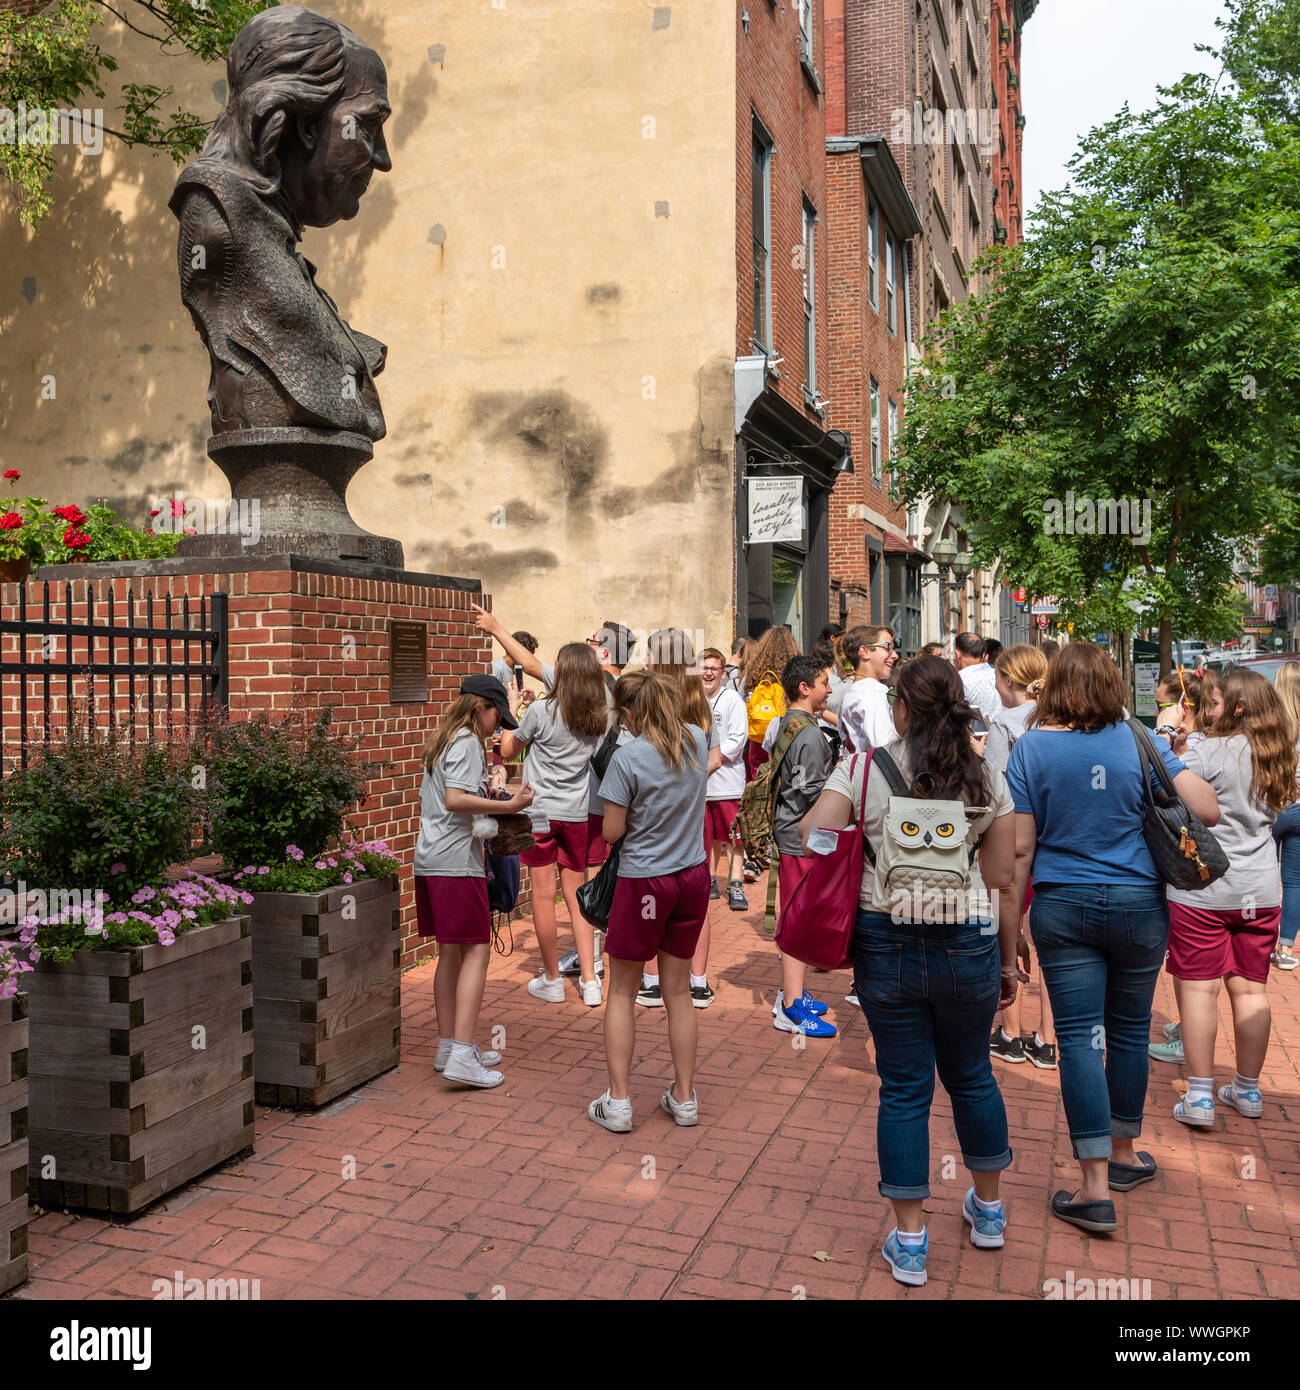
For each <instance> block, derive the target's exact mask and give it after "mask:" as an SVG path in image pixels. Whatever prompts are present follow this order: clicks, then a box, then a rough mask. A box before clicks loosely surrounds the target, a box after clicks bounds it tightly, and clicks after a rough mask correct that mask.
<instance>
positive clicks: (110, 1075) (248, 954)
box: [23, 916, 253, 1213]
mask: <svg viewBox="0 0 1300 1390" xmlns="http://www.w3.org/2000/svg"><path fill="white" fill-rule="evenodd" d="M252 952H253V939H252V923H251V922H250V920H249V918H248V917H246V916H240V917H229V918H226V919H225V920H224V921H221V922H214V923H212V924H211V925H210V926H207V927H199V928H197V929H196V930H194V931H190V932H185V933H184V934H182V935H181V936H178V937H177V938H176V941H175V943H174V944H173V945H171V946H159V945H153V946H137V947H133V948H131V949H130V950H125V951H78V952H77V953H76V954H75V955H74V956H73V959H72V961H71V962H70V963H69V964H67V965H56V964H54V963H53V962H52V961H49V960H42V961H40V962H39V963H38V964H37V966H36V969H35V970H34V971H33V972H32V973H31V974H30V975H25V976H24V977H23V980H24V984H25V987H26V989H27V993H28V996H29V1009H30V1019H29V1024H30V1073H31V1074H30V1077H29V1080H30V1084H31V1098H30V1143H29V1154H28V1157H29V1164H30V1169H29V1176H30V1190H31V1193H32V1196H33V1198H34V1199H35V1200H37V1201H39V1202H40V1203H41V1205H42V1206H47V1207H52V1206H70V1207H90V1208H92V1209H93V1210H96V1211H113V1212H123V1213H129V1212H134V1211H139V1210H140V1209H141V1208H142V1207H145V1206H148V1204H149V1203H150V1202H153V1201H155V1200H156V1199H157V1198H159V1197H161V1196H163V1195H164V1194H166V1193H168V1192H171V1191H173V1190H174V1189H175V1188H177V1187H180V1186H181V1185H182V1184H183V1183H186V1182H189V1181H190V1180H191V1179H193V1178H196V1177H198V1176H199V1175H200V1174H202V1173H206V1172H207V1171H208V1169H209V1168H214V1167H216V1165H217V1164H219V1163H223V1162H225V1160H226V1159H228V1158H232V1157H233V1156H234V1155H236V1154H238V1153H241V1152H244V1151H245V1150H247V1149H249V1148H251V1147H252V1143H253V985H252V968H253V967H252ZM199 1028H202V1029H203V1033H202V1034H199V1033H197V1032H196V1030H197V1029H199ZM196 1042H201V1043H202V1046H196V1045H195V1044H196Z"/></svg>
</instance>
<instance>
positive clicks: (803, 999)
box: [772, 989, 830, 1018]
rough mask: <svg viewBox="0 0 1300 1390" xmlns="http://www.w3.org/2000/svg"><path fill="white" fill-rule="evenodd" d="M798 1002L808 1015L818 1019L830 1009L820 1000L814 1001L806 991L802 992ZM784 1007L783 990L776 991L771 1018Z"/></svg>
mask: <svg viewBox="0 0 1300 1390" xmlns="http://www.w3.org/2000/svg"><path fill="white" fill-rule="evenodd" d="M799 1002H800V1003H801V1004H802V1005H803V1006H804V1007H805V1008H806V1009H807V1010H808V1012H809V1013H810V1014H816V1015H817V1017H818V1018H821V1016H822V1015H823V1014H824V1013H826V1012H828V1011H829V1009H830V1005H829V1004H823V1003H822V1001H821V1000H820V999H814V998H813V997H812V995H811V994H809V993H808V991H807V990H804V992H803V994H802V995H801V996H800V999H799ZM784 1005H785V990H783V989H778V990H777V992H776V998H775V999H774V1000H773V1001H772V1017H773V1018H775V1017H776V1015H777V1013H778V1011H779V1010H780V1009H782V1008H783V1007H784Z"/></svg>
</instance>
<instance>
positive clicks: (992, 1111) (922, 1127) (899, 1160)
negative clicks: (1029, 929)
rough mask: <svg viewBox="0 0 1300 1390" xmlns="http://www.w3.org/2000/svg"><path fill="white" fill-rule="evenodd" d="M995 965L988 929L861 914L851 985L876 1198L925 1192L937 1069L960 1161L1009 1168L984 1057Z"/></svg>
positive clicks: (981, 1168) (979, 1169) (999, 1107)
mask: <svg viewBox="0 0 1300 1390" xmlns="http://www.w3.org/2000/svg"><path fill="white" fill-rule="evenodd" d="M981 927H983V930H981ZM1000 959H1001V957H1000V956H999V953H998V938H997V931H996V928H994V927H993V926H992V925H991V924H988V923H980V922H973V921H972V922H963V923H960V924H958V925H955V926H943V925H923V924H920V923H917V924H912V923H903V924H900V923H895V922H893V921H891V920H890V917H889V914H888V913H884V912H860V913H858V920H857V926H856V929H855V931H854V933H853V981H854V986H855V988H856V990H857V995H858V1000H859V1002H860V1003H861V1005H862V1011H863V1013H864V1014H866V1016H867V1026H868V1027H869V1028H870V1029H871V1036H872V1039H873V1040H874V1042H875V1044H876V1074H877V1075H878V1076H879V1077H880V1105H879V1108H878V1110H877V1112H876V1149H877V1152H878V1153H879V1157H880V1195H881V1196H882V1197H890V1198H894V1199H896V1200H900V1201H909V1200H915V1199H917V1198H920V1197H928V1196H929V1195H930V1181H929V1180H930V1103H931V1101H932V1100H933V1099H934V1071H935V1067H936V1065H937V1066H938V1068H939V1079H940V1080H941V1081H942V1082H943V1087H944V1090H945V1091H947V1092H948V1096H949V1098H950V1099H951V1101H952V1114H953V1121H954V1123H955V1124H956V1127H957V1139H958V1142H959V1143H960V1144H961V1156H962V1162H963V1163H964V1164H965V1165H966V1167H967V1168H969V1169H970V1170H971V1171H972V1172H974V1173H997V1172H1001V1170H1002V1169H1003V1168H1006V1167H1008V1166H1009V1165H1010V1163H1011V1149H1010V1148H1009V1147H1008V1144H1007V1111H1006V1107H1005V1106H1004V1105H1003V1104H1002V1092H1001V1091H999V1090H998V1086H997V1082H996V1081H995V1080H994V1079H993V1065H992V1062H991V1061H990V1060H989V1032H990V1030H991V1029H992V1027H993V1016H994V1014H995V1013H996V1012H997V1008H998V986H999V982H1000V978H1001V975H1000Z"/></svg>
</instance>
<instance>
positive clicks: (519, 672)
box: [515, 666, 524, 690]
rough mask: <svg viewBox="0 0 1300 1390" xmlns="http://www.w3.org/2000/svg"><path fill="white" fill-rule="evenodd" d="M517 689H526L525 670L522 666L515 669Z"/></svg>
mask: <svg viewBox="0 0 1300 1390" xmlns="http://www.w3.org/2000/svg"><path fill="white" fill-rule="evenodd" d="M515 688H516V689H517V690H522V689H523V688H524V668H523V667H522V666H516V667H515Z"/></svg>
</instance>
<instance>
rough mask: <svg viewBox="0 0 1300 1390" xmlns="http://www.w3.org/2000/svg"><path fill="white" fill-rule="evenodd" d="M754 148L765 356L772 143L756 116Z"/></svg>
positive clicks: (757, 318)
mask: <svg viewBox="0 0 1300 1390" xmlns="http://www.w3.org/2000/svg"><path fill="white" fill-rule="evenodd" d="M753 145H754V148H753V169H752V170H751V179H752V183H753V207H752V210H751V221H752V223H753V239H754V342H755V344H756V345H757V346H758V347H760V348H761V349H763V351H764V353H766V352H767V351H768V350H769V349H770V348H771V346H772V334H771V309H772V293H771V291H772V251H771V246H772V235H771V217H770V207H771V182H772V142H771V140H770V139H769V138H768V135H767V132H766V131H765V130H763V129H762V127H761V126H760V125H759V123H758V118H757V117H755V118H754V122H753Z"/></svg>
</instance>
